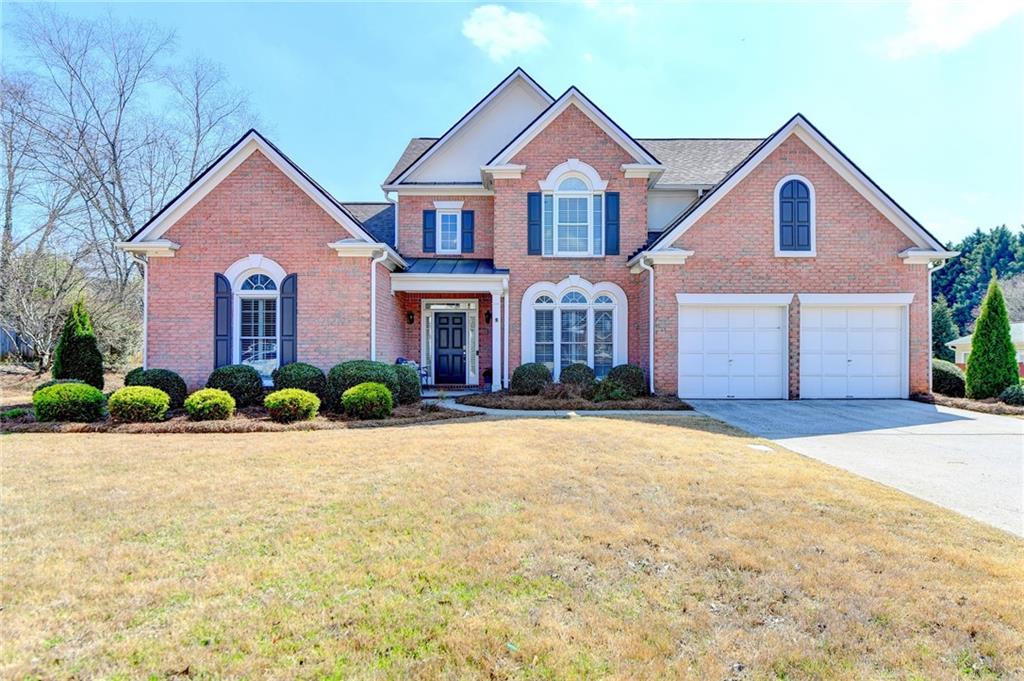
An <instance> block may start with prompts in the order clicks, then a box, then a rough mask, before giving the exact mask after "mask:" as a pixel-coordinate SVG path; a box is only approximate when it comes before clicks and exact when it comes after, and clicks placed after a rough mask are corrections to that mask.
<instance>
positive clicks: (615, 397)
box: [594, 365, 634, 402]
mask: <svg viewBox="0 0 1024 681" xmlns="http://www.w3.org/2000/svg"><path fill="white" fill-rule="evenodd" d="M623 366H626V365H623ZM633 397H634V396H633V395H632V394H631V393H630V391H629V388H627V387H626V386H625V385H623V384H622V383H620V382H619V381H618V380H616V379H614V378H611V377H608V378H606V379H604V380H603V381H601V382H600V383H598V384H597V390H596V391H595V392H594V401H595V402H611V401H616V402H618V401H621V400H631V399H633Z"/></svg>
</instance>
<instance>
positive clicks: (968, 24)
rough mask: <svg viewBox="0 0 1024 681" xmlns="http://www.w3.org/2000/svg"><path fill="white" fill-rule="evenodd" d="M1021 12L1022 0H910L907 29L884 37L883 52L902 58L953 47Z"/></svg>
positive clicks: (947, 49) (945, 50)
mask: <svg viewBox="0 0 1024 681" xmlns="http://www.w3.org/2000/svg"><path fill="white" fill-rule="evenodd" d="M1022 12H1024V0H984V1H981V2H956V1H955V0H911V2H910V3H909V4H908V5H907V24H908V26H907V30H906V31H904V32H903V33H901V34H900V35H898V36H895V37H893V38H891V39H889V40H888V41H887V43H886V52H887V53H888V55H889V57H890V58H892V59H904V58H907V57H913V56H916V55H918V54H923V53H929V52H948V51H950V50H955V49H957V48H960V47H963V46H964V45H966V44H967V43H969V42H970V41H971V40H973V39H974V38H975V37H976V36H978V35H981V34H982V33H985V32H986V31H990V30H992V29H993V28H995V27H996V26H999V25H1000V24H1002V23H1003V22H1005V21H1008V20H1009V19H1012V18H1013V17H1014V16H1016V15H1018V14H1021V13H1022Z"/></svg>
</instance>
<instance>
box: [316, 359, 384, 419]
mask: <svg viewBox="0 0 1024 681" xmlns="http://www.w3.org/2000/svg"><path fill="white" fill-rule="evenodd" d="M360 383H383V384H384V385H385V386H387V389H388V390H389V391H390V393H391V394H392V395H397V394H398V393H399V392H400V391H401V386H400V385H399V382H398V372H397V371H395V367H394V366H392V365H390V364H385V363H384V362H371V361H370V360H368V359H355V360H352V361H350V362H342V363H341V364H336V365H335V366H334V367H332V368H331V370H330V372H328V374H327V392H328V395H329V398H328V399H329V400H330V403H331V406H332V407H333V408H334V409H336V410H341V409H342V408H343V407H344V405H343V404H342V402H341V397H342V395H344V393H345V391H346V390H348V389H349V388H352V387H354V386H357V385H359V384H360Z"/></svg>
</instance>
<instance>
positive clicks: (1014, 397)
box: [999, 385, 1024, 407]
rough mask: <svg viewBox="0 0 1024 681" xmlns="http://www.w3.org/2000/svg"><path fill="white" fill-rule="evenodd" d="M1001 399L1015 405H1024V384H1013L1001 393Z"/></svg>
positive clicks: (1005, 402)
mask: <svg viewBox="0 0 1024 681" xmlns="http://www.w3.org/2000/svg"><path fill="white" fill-rule="evenodd" d="M999 401H1000V402H1003V403H1004V404H1012V405H1014V406H1015V407H1024V385H1011V386H1010V387H1009V388H1007V389H1006V390H1004V391H1003V392H1001V393H999Z"/></svg>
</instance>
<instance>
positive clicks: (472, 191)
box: [381, 183, 494, 198]
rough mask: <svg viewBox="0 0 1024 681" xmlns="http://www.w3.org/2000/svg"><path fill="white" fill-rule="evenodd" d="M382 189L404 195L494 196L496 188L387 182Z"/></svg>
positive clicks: (400, 195)
mask: <svg viewBox="0 0 1024 681" xmlns="http://www.w3.org/2000/svg"><path fill="white" fill-rule="evenodd" d="M381 189H383V190H384V191H386V192H395V193H396V194H397V195H398V196H399V198H401V197H403V196H494V190H493V189H488V188H487V187H485V186H484V185H483V183H481V184H420V185H416V184H401V185H398V184H385V185H381Z"/></svg>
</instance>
